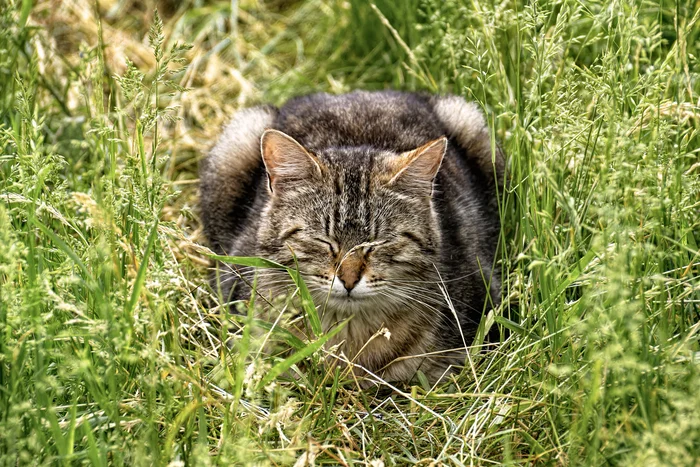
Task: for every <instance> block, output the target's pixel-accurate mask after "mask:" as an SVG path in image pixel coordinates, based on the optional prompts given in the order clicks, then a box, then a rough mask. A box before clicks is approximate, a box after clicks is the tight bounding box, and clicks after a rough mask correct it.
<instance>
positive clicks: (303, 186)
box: [258, 131, 446, 312]
mask: <svg viewBox="0 0 700 467" xmlns="http://www.w3.org/2000/svg"><path fill="white" fill-rule="evenodd" d="M445 145H446V140H445V139H439V140H436V141H434V142H431V143H428V144H427V145H425V146H423V147H421V148H418V149H416V150H414V151H410V152H407V153H403V154H394V153H389V152H378V151H376V150H372V149H369V148H347V149H336V150H333V151H330V150H329V151H326V152H321V153H318V154H313V155H312V154H311V153H309V152H307V151H306V150H305V149H304V148H303V147H301V146H300V145H299V144H298V143H296V141H294V140H293V139H291V138H289V137H288V136H286V135H284V134H283V133H280V132H276V131H268V132H266V133H265V135H264V136H263V142H262V152H263V158H264V161H265V164H266V167H267V170H268V174H269V179H270V190H271V196H270V203H269V204H268V206H267V209H266V210H265V212H264V214H263V216H262V224H261V227H260V231H259V235H258V246H259V251H260V252H261V254H262V255H263V256H266V257H268V258H270V259H274V260H276V261H278V262H280V263H282V264H285V265H288V266H294V264H295V263H294V262H295V257H296V261H297V262H298V264H299V269H300V271H301V272H302V275H303V277H304V279H305V281H306V283H307V285H308V287H309V290H310V291H311V293H312V295H313V296H314V299H315V300H316V301H317V303H327V305H328V306H329V307H333V308H335V309H338V310H343V311H348V312H355V311H362V310H369V309H378V308H379V309H381V308H387V307H395V306H398V305H400V304H406V303H407V302H411V301H412V300H413V301H415V300H416V299H418V300H419V301H420V298H421V297H420V296H419V295H418V294H419V290H420V289H421V286H420V285H421V282H426V281H434V280H435V279H436V275H437V273H436V270H435V266H434V264H435V263H436V262H437V261H436V260H437V258H436V255H437V254H438V249H439V233H438V229H437V225H436V220H435V213H434V211H433V208H432V203H431V196H432V184H433V179H434V177H435V174H436V173H437V171H438V169H439V167H440V163H441V161H442V157H443V154H444V152H445ZM273 277H274V276H273ZM277 280H279V279H277ZM267 285H268V286H269V287H270V288H273V289H274V288H275V287H278V286H282V285H284V284H283V283H279V282H277V281H276V280H272V281H268V284H267ZM261 286H265V283H264V281H263V282H261Z"/></svg>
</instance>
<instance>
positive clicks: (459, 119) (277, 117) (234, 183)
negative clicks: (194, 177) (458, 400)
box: [201, 91, 504, 381]
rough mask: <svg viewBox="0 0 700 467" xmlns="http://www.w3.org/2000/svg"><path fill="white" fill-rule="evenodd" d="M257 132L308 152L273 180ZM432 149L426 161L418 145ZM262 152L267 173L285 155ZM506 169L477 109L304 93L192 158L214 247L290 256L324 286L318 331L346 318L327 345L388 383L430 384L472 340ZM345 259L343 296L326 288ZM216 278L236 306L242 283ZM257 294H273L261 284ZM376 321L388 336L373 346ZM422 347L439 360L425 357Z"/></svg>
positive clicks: (396, 96)
mask: <svg viewBox="0 0 700 467" xmlns="http://www.w3.org/2000/svg"><path fill="white" fill-rule="evenodd" d="M266 129H275V130H279V131H281V132H283V133H284V134H286V135H288V136H289V137H291V138H293V140H292V139H290V141H292V143H291V144H295V143H293V141H294V140H295V141H296V142H297V143H298V144H299V145H301V147H302V148H300V150H299V151H298V152H299V154H305V153H306V154H307V156H308V157H307V158H306V159H305V158H304V157H306V156H304V157H302V156H299V159H298V160H297V162H298V164H295V163H288V162H289V161H285V160H282V161H281V162H283V163H284V164H287V165H284V164H282V166H283V167H285V169H284V170H279V173H276V172H274V170H272V169H271V170H272V171H271V172H270V173H271V174H273V173H274V174H275V177H276V178H275V179H274V184H271V185H270V186H268V179H267V176H266V173H265V165H264V163H263V157H262V156H261V149H260V140H261V136H262V134H263V132H264V131H265V130H266ZM268 133H269V132H268ZM443 136H447V138H448V140H447V148H446V151H444V158H442V151H438V149H441V150H444V149H445V147H444V144H445V143H444V142H440V141H439V139H440V138H441V137H443ZM270 139H271V140H274V138H270ZM431 141H432V142H433V146H431V148H432V149H429V150H425V151H432V153H431V154H428V153H427V152H426V155H422V154H423V153H420V151H421V150H418V149H417V148H420V147H423V148H425V147H426V146H424V145H426V143H429V142H431ZM265 144H267V143H265ZM269 144H273V143H269ZM283 144H285V145H286V144H288V143H286V142H284V143H283ZM439 144H442V146H440V147H437V146H436V145H439ZM435 148H437V149H435ZM268 149H270V150H269V151H267V152H269V154H270V155H268V156H265V157H269V158H271V159H270V160H266V162H267V163H268V168H271V167H277V165H276V164H277V163H278V162H280V161H279V160H277V159H275V158H282V159H283V158H284V157H285V154H284V153H280V152H279V151H273V150H272V149H276V148H268ZM304 149H305V150H306V151H304ZM288 150H289V146H287V149H285V151H287V152H288ZM267 152H266V153H267ZM283 152H284V151H283ZM414 156H415V157H414ZM309 158H310V159H309ZM420 158H422V159H420ZM438 158H439V159H438ZM419 159H420V160H419ZM408 160H410V161H411V162H405V161H408ZM401 161H404V162H401ZM414 161H418V162H414ZM292 162H295V161H292ZM440 162H441V165H440ZM419 164H422V165H419ZM399 166H400V167H399ZM296 167H299V168H298V170H297V169H296ZM309 167H311V168H313V170H309ZM438 167H439V172H438V173H437V176H436V177H435V178H434V181H432V180H430V178H432V175H431V174H430V173H429V172H430V171H429V169H430V168H432V170H437V168H438ZM399 169H400V170H403V171H405V173H404V172H399ZM419 169H420V170H419ZM503 171H504V162H503V157H502V155H501V153H500V151H499V150H498V149H497V148H495V149H494V150H492V144H491V139H490V136H489V133H488V129H487V127H486V125H485V122H484V118H483V116H482V114H481V112H479V110H478V109H477V108H476V106H475V105H474V104H470V103H467V102H466V101H464V100H463V99H461V98H459V97H456V96H430V95H424V94H414V93H402V92H393V91H384V92H364V91H356V92H353V93H350V94H345V95H340V96H332V95H328V94H314V95H310V96H304V97H299V98H296V99H292V100H290V101H289V102H288V103H287V104H286V105H284V106H283V107H281V108H280V109H275V108H272V107H270V106H264V107H255V108H252V109H246V110H244V111H242V112H240V113H238V114H237V115H236V116H235V117H234V119H233V120H232V122H231V123H230V124H229V125H228V126H227V127H226V129H225V130H224V133H223V135H222V137H221V139H220V140H219V143H218V144H217V145H216V146H215V147H214V149H213V150H212V151H211V152H210V154H209V155H208V157H207V158H206V159H205V160H204V161H203V164H202V168H201V195H202V202H201V209H202V218H203V221H204V227H205V232H206V234H207V236H208V238H209V240H210V242H211V244H212V247H213V248H215V249H216V250H217V251H218V252H221V253H226V254H230V255H246V256H263V257H267V258H270V259H274V260H276V261H278V262H281V263H283V264H288V265H293V264H294V263H293V262H294V256H293V254H292V252H291V251H290V249H291V250H292V251H293V252H294V255H295V256H296V257H297V258H298V260H299V263H300V267H301V270H302V273H303V275H304V277H305V279H306V281H307V284H308V285H309V288H310V290H311V292H312V294H314V297H315V299H316V301H317V304H324V303H326V298H327V296H328V292H327V291H328V290H329V288H330V289H331V290H333V291H334V295H333V296H332V298H331V300H329V301H328V304H327V307H326V308H325V309H323V310H321V313H322V321H323V325H324V327H325V328H326V329H328V328H330V327H331V326H333V325H334V324H335V323H337V322H338V321H341V320H344V319H346V318H347V317H350V316H352V317H353V319H352V320H351V321H350V323H349V325H348V326H346V328H345V329H344V331H343V332H342V333H341V334H339V335H338V337H337V339H336V340H335V341H334V343H339V344H341V346H342V347H341V348H342V350H343V351H344V353H345V354H346V355H347V356H348V357H349V358H350V359H353V358H354V359H355V360H354V361H355V362H357V363H359V364H361V365H362V366H364V367H365V368H368V369H370V370H371V371H373V372H377V373H378V374H380V375H381V376H382V377H384V378H385V379H387V380H404V381H405V380H410V379H411V378H412V377H413V376H414V374H415V372H416V370H418V369H420V370H421V371H423V372H424V373H426V374H427V375H428V377H429V378H430V379H431V380H437V379H438V378H439V377H440V376H441V375H442V374H443V373H444V372H445V370H447V369H448V368H449V367H450V365H456V366H459V365H461V364H462V363H463V361H464V355H465V354H464V352H463V351H453V352H450V351H449V350H450V349H456V348H460V347H463V346H464V343H465V342H466V344H469V343H470V342H471V340H472V338H473V336H474V334H475V332H476V329H477V325H478V323H479V321H480V319H481V314H482V312H484V311H488V310H489V309H490V308H491V307H492V306H493V305H495V304H498V302H499V301H500V279H499V277H498V273H497V271H496V270H495V269H494V267H493V266H494V256H495V250H496V244H497V241H498V236H499V231H500V226H499V217H498V210H497V204H496V201H495V200H496V197H495V193H496V189H497V187H499V186H500V185H501V184H502V181H503ZM426 177H428V178H426ZM431 181H432V183H431ZM271 187H272V188H271ZM271 190H272V191H271ZM345 261H348V262H352V261H354V262H355V263H352V264H357V268H360V267H361V268H362V269H357V271H359V272H361V273H362V274H363V275H362V277H363V278H364V279H363V280H364V282H361V284H363V285H358V289H357V290H356V291H352V292H351V291H348V295H347V297H344V296H342V294H340V293H337V294H336V292H335V289H334V288H335V287H336V284H337V281H338V270H339V269H338V268H342V267H343V265H344V264H350V263H345ZM353 267H354V266H353ZM221 272H222V282H221V286H222V289H223V291H224V293H225V294H226V295H230V298H231V299H240V298H245V297H246V296H247V293H248V292H247V290H246V289H247V287H246V286H245V285H242V284H241V283H240V282H241V281H239V280H238V276H237V275H235V274H233V273H231V272H228V269H227V268H225V267H222V268H221ZM353 277H354V278H355V279H356V278H357V275H355V276H353ZM276 279H279V278H276ZM441 283H442V284H444V286H445V287H446V289H447V292H448V293H449V297H450V299H451V301H452V304H453V308H454V312H453V311H452V310H450V309H449V307H448V306H446V305H445V301H444V300H443V299H441V294H442V292H441V290H440V287H439V284H441ZM485 283H489V284H490V286H489V287H487V286H485V285H484V284H485ZM260 287H261V288H262V289H263V290H266V289H267V290H268V292H269V293H275V292H281V291H282V290H283V288H282V287H281V286H280V283H279V280H271V279H270V278H269V276H268V277H267V278H265V277H263V278H261V282H260ZM359 287H364V288H359ZM346 288H347V287H346ZM339 290H341V291H342V290H343V289H342V288H340V289H339ZM353 290H355V289H353ZM363 290H364V291H366V294H367V295H366V296H365V295H361V294H362V293H365V292H362V291H363ZM352 293H355V294H356V295H355V297H357V298H352V297H353V295H352ZM358 294H359V295H358ZM489 296H490V297H489ZM455 312H456V316H457V317H458V322H457V320H456V319H455ZM382 327H386V328H387V329H388V330H389V331H390V333H391V337H390V338H389V339H388V340H387V339H385V338H384V337H378V338H375V339H373V340H371V339H370V338H371V337H372V336H373V335H374V334H375V333H376V332H377V331H379V330H380V329H381V328H382ZM460 328H461V329H460ZM370 340H371V342H370V343H369V344H367V342H368V341H370ZM366 344H367V345H366ZM363 347H364V348H363ZM361 349H362V350H361ZM360 350H361V351H360ZM431 352H438V354H437V355H439V356H434V355H432V356H430V357H425V354H427V353H431ZM441 352H442V353H441ZM414 356H418V357H414Z"/></svg>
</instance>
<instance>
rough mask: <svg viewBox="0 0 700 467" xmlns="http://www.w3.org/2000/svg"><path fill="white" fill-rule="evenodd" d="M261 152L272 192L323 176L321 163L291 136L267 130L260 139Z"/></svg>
mask: <svg viewBox="0 0 700 467" xmlns="http://www.w3.org/2000/svg"><path fill="white" fill-rule="evenodd" d="M260 152H261V154H262V158H263V162H264V163H265V168H266V169H267V174H268V177H269V181H270V185H269V186H270V191H273V192H277V191H279V190H280V189H284V187H285V185H289V184H293V183H295V182H299V181H304V180H310V179H312V178H314V177H319V176H321V175H322V169H321V162H320V161H319V160H318V158H316V156H314V155H313V154H311V153H310V152H309V151H307V150H306V149H304V147H303V146H302V145H301V144H299V143H298V142H297V141H296V140H295V139H294V138H292V137H291V136H289V135H287V134H285V133H282V132H281V131H277V130H266V131H265V133H263V135H262V138H261V139H260Z"/></svg>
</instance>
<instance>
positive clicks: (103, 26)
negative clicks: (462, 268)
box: [0, 0, 700, 466]
mask: <svg viewBox="0 0 700 467" xmlns="http://www.w3.org/2000/svg"><path fill="white" fill-rule="evenodd" d="M158 6H159V7H160V11H161V13H162V15H163V19H162V20H161V19H160V17H159V16H158V15H157V13H154V12H155V11H156V9H155V7H156V4H155V3H153V2H146V3H145V5H144V6H143V7H141V8H139V7H138V6H137V5H136V4H132V3H129V2H112V1H105V2H97V3H92V2H89V1H86V0H74V1H72V2H65V3H64V4H63V5H62V6H61V8H54V6H53V5H52V3H51V2H43V1H40V2H36V3H34V2H32V1H31V0H30V1H23V2H21V3H20V2H18V1H17V0H9V4H7V5H3V6H2V7H0V112H1V115H0V147H2V155H0V463H1V464H3V465H36V464H66V465H69V464H70V465H72V464H81V463H82V464H91V465H107V464H109V465H123V464H126V465H168V464H172V465H183V464H186V465H210V464H216V465H232V464H246V465H247V464H255V465H258V464H261V465H288V464H294V463H295V462H296V463H297V465H306V464H309V465H313V464H315V463H316V464H330V465H338V464H340V465H375V466H377V465H382V464H383V465H405V464H413V463H421V464H423V465H430V464H432V465H487V464H500V463H503V464H511V465H515V464H517V465H520V464H562V465H602V464H622V465H698V463H699V462H700V392H698V390H697V388H698V387H700V366H699V363H700V362H699V358H700V357H699V355H700V348H699V347H700V346H699V345H698V337H699V336H700V333H699V332H698V331H699V330H700V324H698V323H699V322H700V320H699V319H698V318H699V317H700V316H699V315H700V306H699V303H700V281H699V280H698V274H699V273H700V252H699V249H698V243H699V242H700V159H699V157H698V151H699V150H700V149H699V148H700V136H699V134H698V130H699V129H700V119H699V115H700V114H699V110H700V109H699V107H698V106H699V105H700V104H699V102H700V100H699V99H700V97H699V96H700V80H699V73H700V64H699V63H698V57H700V27H699V26H698V21H699V20H700V9H699V8H698V6H697V5H694V4H691V2H682V1H680V0H673V1H671V0H663V1H658V2H651V1H646V0H596V1H589V2H576V1H571V0H554V1H551V2H544V1H522V0H512V1H508V2H504V3H498V2H487V1H483V2H482V1H479V0H471V1H451V0H447V1H438V0H410V1H406V2H391V1H377V2H375V3H374V4H371V3H369V2H365V1H361V0H352V1H346V2H340V1H338V2H335V1H331V0H306V1H300V2H253V1H240V2H231V3H228V2H210V3H203V2H189V1H187V2H182V4H181V5H178V4H175V3H173V2H163V3H160V4H159V5H158ZM184 44H189V45H187V46H186V45H184ZM387 86H390V87H394V88H399V89H410V90H427V91H431V92H452V93H457V94H461V95H464V96H466V97H468V98H470V99H472V100H475V101H477V102H478V103H479V104H480V105H481V106H482V107H483V108H484V110H485V112H486V114H487V116H488V121H489V124H490V126H491V127H492V128H493V130H494V135H495V138H496V140H495V141H494V142H496V141H497V142H498V143H499V144H501V146H502V147H503V149H504V150H505V152H506V154H507V155H508V160H509V164H508V165H509V177H510V178H509V184H508V187H507V189H506V191H505V192H504V193H501V194H500V214H501V218H502V221H503V226H504V228H503V235H502V238H501V240H500V254H499V267H500V268H501V270H502V271H503V276H504V286H503V296H504V298H505V299H504V303H503V305H502V306H501V307H500V308H499V309H497V310H495V311H494V312H493V313H492V314H491V315H490V316H489V317H488V318H485V319H484V320H483V325H484V326H486V327H488V326H493V327H495V329H496V330H497V331H499V332H500V335H501V337H502V342H501V344H500V345H499V347H498V348H497V349H496V350H493V351H489V352H478V351H475V352H473V353H472V354H471V356H470V365H469V366H468V367H467V368H466V369H465V371H464V372H463V373H462V374H461V375H459V376H458V377H455V378H453V379H452V380H451V381H449V382H447V383H445V384H442V385H440V386H439V387H436V388H433V387H430V386H428V385H427V383H425V382H424V383H422V384H420V383H419V384H417V385H415V386H391V387H388V386H387V385H383V386H382V387H381V388H380V389H379V390H370V391H359V390H357V386H356V384H355V382H354V381H353V380H352V377H351V375H350V374H348V372H347V371H342V370H339V369H329V366H328V365H326V364H325V363H327V362H330V361H332V360H333V359H334V358H335V357H334V356H333V355H332V349H330V350H329V349H323V348H321V346H322V344H323V342H324V340H325V339H327V338H328V336H327V335H326V336H324V335H322V334H320V333H317V332H314V333H313V334H314V335H311V336H309V338H308V340H307V341H303V340H300V339H298V338H297V337H295V335H293V334H291V333H288V332H286V331H285V328H286V327H287V326H289V325H290V323H288V317H287V316H288V315H289V313H284V310H285V309H286V307H287V308H288V307H293V306H296V305H295V302H294V301H289V300H287V301H284V300H282V301H280V302H277V303H274V304H273V305H274V306H275V308H274V310H276V311H279V314H275V313H271V314H267V315H266V317H265V319H263V317H261V315H259V314H258V311H257V308H260V307H261V306H262V305H261V304H260V303H251V304H250V305H249V306H248V307H247V308H246V309H243V310H242V311H243V313H242V314H241V315H229V314H227V313H223V312H221V311H220V310H219V309H218V308H217V307H216V306H215V304H216V302H217V297H216V291H215V290H211V289H210V288H209V286H208V283H207V280H206V276H207V272H208V271H207V270H208V265H209V264H210V262H209V261H210V256H208V254H207V250H206V248H204V246H203V245H204V240H203V238H202V236H201V230H200V229H199V224H198V220H197V213H196V208H195V206H196V203H197V193H196V176H197V175H196V164H197V160H198V158H199V157H201V155H202V154H203V153H204V152H205V150H206V148H207V147H208V145H210V144H211V143H212V142H213V140H214V138H215V136H216V133H217V132H218V129H219V127H220V125H221V124H222V123H223V122H224V121H225V120H226V118H227V117H228V116H229V115H230V114H231V112H233V111H234V110H235V109H236V108H239V107H241V106H244V105H248V104H252V103H255V102H259V101H269V102H273V103H276V104H279V103H282V102H283V101H284V100H285V99H287V98H288V97H290V96H293V95H297V94H302V93H306V92H311V91H317V90H325V91H329V92H343V91H347V90H350V89H354V88H358V87H359V88H367V89H382V88H385V87H387ZM233 261H238V262H239V263H240V262H246V264H247V265H248V266H250V265H262V266H267V267H275V265H273V264H269V263H264V262H261V261H259V260H255V261H256V262H253V263H251V261H253V260H242V259H237V260H233ZM289 273H290V274H291V275H292V277H293V278H294V280H295V281H296V283H297V284H298V285H299V289H300V290H299V291H298V292H297V294H301V295H302V298H304V297H303V295H304V294H303V282H302V281H301V280H300V278H299V277H298V276H297V275H296V272H295V271H294V270H290V271H289ZM304 306H305V307H306V316H307V317H308V319H309V320H310V321H311V327H313V322H314V316H315V309H314V308H313V306H310V304H309V303H308V302H307V303H305V304H304ZM267 318H270V319H269V320H267V321H269V322H266V319H267ZM272 322H274V323H276V324H275V325H274V326H272V325H271V324H270V323H272ZM315 331H318V329H315ZM290 348H291V349H292V350H291V353H290V352H288V351H287V349H290Z"/></svg>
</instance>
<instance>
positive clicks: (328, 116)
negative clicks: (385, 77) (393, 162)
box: [274, 91, 445, 152]
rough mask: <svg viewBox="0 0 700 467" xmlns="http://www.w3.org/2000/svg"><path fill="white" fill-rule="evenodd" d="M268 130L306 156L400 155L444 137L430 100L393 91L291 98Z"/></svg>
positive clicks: (427, 97) (413, 94)
mask: <svg viewBox="0 0 700 467" xmlns="http://www.w3.org/2000/svg"><path fill="white" fill-rule="evenodd" d="M274 127H275V128H276V129H278V130H280V131H283V132H285V133H287V134H288V135H290V136H292V137H293V138H295V139H296V140H297V141H299V143H301V144H302V145H303V146H304V147H306V148H308V149H310V150H311V151H314V150H319V149H323V148H326V147H344V146H354V147H358V146H371V147H373V148H376V149H385V150H391V151H397V152H402V151H408V150H411V149H415V148H416V147H418V146H420V145H422V144H425V142H426V141H430V140H433V139H436V138H439V137H441V136H442V135H444V133H445V130H444V128H443V127H442V125H441V122H440V121H439V120H438V119H437V118H436V115H435V113H434V112H433V105H432V102H431V96H430V95H427V94H420V93H409V92H399V91H378V92H376V91H375V92H369V91H354V92H351V93H348V94H341V95H331V94H325V93H319V94H311V95H308V96H302V97H297V98H294V99H291V100H290V101H288V102H287V103H286V104H285V105H284V106H283V107H281V108H280V109H279V112H278V114H277V116H276V118H275V122H274Z"/></svg>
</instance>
